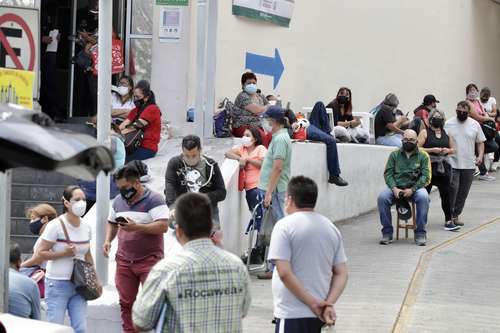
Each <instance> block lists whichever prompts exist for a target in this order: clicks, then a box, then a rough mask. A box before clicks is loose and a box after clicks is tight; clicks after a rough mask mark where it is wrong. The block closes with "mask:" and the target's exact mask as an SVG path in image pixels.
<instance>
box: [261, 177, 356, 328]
mask: <svg viewBox="0 0 500 333" xmlns="http://www.w3.org/2000/svg"><path fill="white" fill-rule="evenodd" d="M317 198H318V186H317V185H316V183H315V182H314V181H313V180H312V179H310V178H307V177H304V176H297V177H293V178H292V179H291V180H290V183H289V184H288V189H287V198H286V204H285V207H286V208H285V209H286V212H287V214H288V216H286V217H285V218H283V219H281V220H280V221H278V223H276V225H275V227H274V230H273V233H272V236H271V246H270V248H269V256H268V258H269V260H272V261H273V262H274V263H275V265H276V269H275V270H274V274H273V283H272V290H273V300H274V316H275V317H276V329H275V332H276V333H299V332H310V333H316V332H317V333H319V332H320V331H321V327H322V326H323V325H324V324H325V323H326V324H333V323H334V322H335V319H336V314H335V309H334V306H335V303H336V302H337V299H338V298H339V297H340V295H341V294H342V292H343V290H344V287H345V285H346V283H347V265H346V261H347V258H346V256H345V253H344V245H343V240H342V236H341V234H340V232H339V230H338V229H337V228H336V227H335V225H334V224H333V223H332V221H330V220H329V219H328V218H326V217H324V216H323V215H321V214H319V213H316V212H315V211H314V207H315V206H316V200H317Z"/></svg>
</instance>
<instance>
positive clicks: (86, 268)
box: [59, 219, 102, 301]
mask: <svg viewBox="0 0 500 333" xmlns="http://www.w3.org/2000/svg"><path fill="white" fill-rule="evenodd" d="M59 222H60V223H61V227H62V229H63V232H64V237H66V240H67V241H68V243H71V240H70V239H69V235H68V230H67V229H66V226H65V225H64V222H63V221H62V220H61V219H59ZM73 264H74V265H73V275H72V276H71V282H73V284H74V285H75V289H76V292H77V293H78V294H79V295H81V296H82V297H83V298H85V299H86V300H87V301H92V300H94V299H97V298H99V297H100V296H101V295H102V287H101V284H100V283H99V280H98V279H97V273H96V271H95V267H94V265H93V264H90V263H88V262H86V261H85V260H80V259H76V258H75V259H73Z"/></svg>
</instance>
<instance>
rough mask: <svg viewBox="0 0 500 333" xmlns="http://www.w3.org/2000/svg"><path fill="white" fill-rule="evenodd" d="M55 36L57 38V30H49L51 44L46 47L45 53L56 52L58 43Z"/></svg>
mask: <svg viewBox="0 0 500 333" xmlns="http://www.w3.org/2000/svg"><path fill="white" fill-rule="evenodd" d="M57 36H59V30H57V29H54V30H50V32H49V37H52V42H51V43H50V44H48V45H47V52H57V44H58V43H59V42H58V40H57Z"/></svg>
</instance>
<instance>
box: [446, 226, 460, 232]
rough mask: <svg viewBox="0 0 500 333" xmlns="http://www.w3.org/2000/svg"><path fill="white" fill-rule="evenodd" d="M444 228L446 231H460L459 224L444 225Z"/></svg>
mask: <svg viewBox="0 0 500 333" xmlns="http://www.w3.org/2000/svg"><path fill="white" fill-rule="evenodd" d="M444 230H446V231H458V230H460V227H459V226H458V225H457V226H456V227H451V228H450V227H444Z"/></svg>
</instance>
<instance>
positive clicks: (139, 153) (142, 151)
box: [125, 147, 156, 163]
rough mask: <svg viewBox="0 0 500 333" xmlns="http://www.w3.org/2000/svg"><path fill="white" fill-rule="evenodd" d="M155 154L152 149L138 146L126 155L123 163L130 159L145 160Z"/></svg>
mask: <svg viewBox="0 0 500 333" xmlns="http://www.w3.org/2000/svg"><path fill="white" fill-rule="evenodd" d="M155 156H156V152H155V151H152V150H151V149H147V148H143V147H139V148H137V150H136V151H135V152H134V153H133V154H130V155H127V159H126V160H125V163H128V162H130V161H144V160H147V159H148V158H152V157H155Z"/></svg>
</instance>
